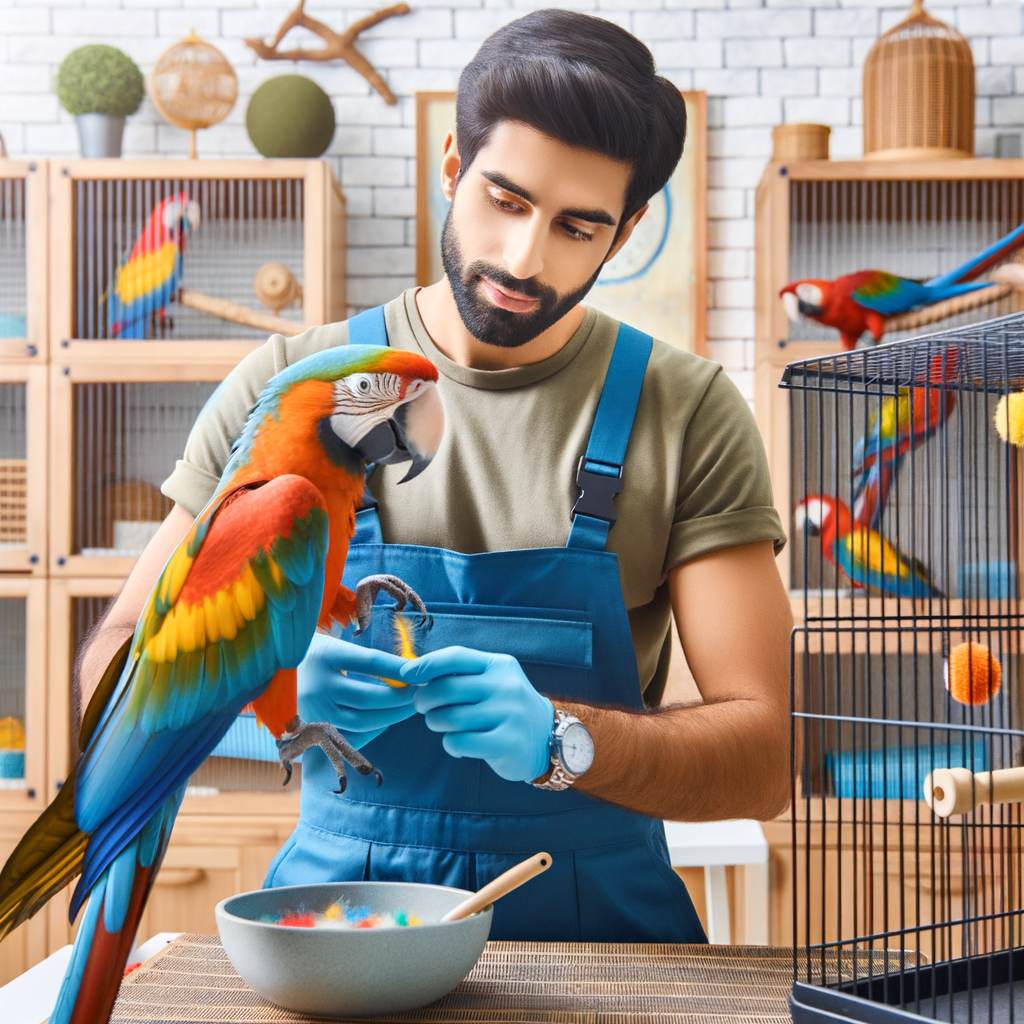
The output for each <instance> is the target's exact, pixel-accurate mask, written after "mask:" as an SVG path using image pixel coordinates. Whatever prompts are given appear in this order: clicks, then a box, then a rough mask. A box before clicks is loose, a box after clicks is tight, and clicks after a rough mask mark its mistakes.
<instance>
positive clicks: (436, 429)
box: [357, 381, 444, 484]
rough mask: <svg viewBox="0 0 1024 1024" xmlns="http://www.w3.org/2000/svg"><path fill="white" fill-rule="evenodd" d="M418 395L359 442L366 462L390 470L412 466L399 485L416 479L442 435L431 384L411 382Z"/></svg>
mask: <svg viewBox="0 0 1024 1024" xmlns="http://www.w3.org/2000/svg"><path fill="white" fill-rule="evenodd" d="M412 389H415V390H416V391H417V394H416V396H415V397H414V398H412V399H411V400H407V401H405V402H403V403H402V404H401V405H400V406H398V408H397V409H395V411H394V413H393V414H392V415H391V416H390V417H389V418H388V419H386V420H385V421H384V422H383V423H378V424H377V426H375V427H374V428H373V429H372V430H371V431H370V432H369V433H368V434H366V436H365V437H363V438H362V440H360V442H359V444H358V446H357V451H358V452H359V454H360V455H362V456H363V458H364V459H366V461H367V462H378V463H381V464H383V465H385V466H393V465H396V464H397V463H400V462H411V463H412V465H411V466H410V467H409V472H408V473H406V474H405V476H404V477H402V479H401V480H400V481H399V483H403V484H404V483H405V482H406V481H407V480H412V479H413V477H416V476H419V475H420V473H422V472H423V470H425V469H426V468H427V466H429V465H430V461H431V459H433V457H434V456H435V455H436V454H437V449H438V448H439V447H440V446H441V438H442V436H443V435H444V406H443V405H442V404H441V397H440V395H438V393H437V387H436V385H435V384H434V382H433V381H414V382H413V384H412V385H410V390H412Z"/></svg>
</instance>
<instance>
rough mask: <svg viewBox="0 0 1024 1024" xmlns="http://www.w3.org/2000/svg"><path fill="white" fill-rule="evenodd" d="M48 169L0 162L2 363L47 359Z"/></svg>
mask: <svg viewBox="0 0 1024 1024" xmlns="http://www.w3.org/2000/svg"><path fill="white" fill-rule="evenodd" d="M48 184H49V181H48V165H47V163H46V161H23V160H0V360H2V361H8V360H16V359H26V358H27V359H39V360H40V361H44V360H45V359H46V347H47V313H48V305H47V287H46V273H47V269H46V260H47V256H46V254H47V225H48V191H47V190H48Z"/></svg>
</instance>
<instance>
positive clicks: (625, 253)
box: [416, 92, 708, 355]
mask: <svg viewBox="0 0 1024 1024" xmlns="http://www.w3.org/2000/svg"><path fill="white" fill-rule="evenodd" d="M682 95H683V99H684V100H685V101H686V115H687V129H686V146H685V148H684V150H683V158H682V160H680V161H679V166H678V167H677V168H676V171H675V173H674V174H673V175H672V178H671V179H670V180H669V182H668V184H667V185H666V186H665V187H664V188H663V189H662V190H661V191H660V192H659V193H658V194H657V195H656V196H654V197H653V198H652V199H651V203H650V209H649V210H648V211H647V213H646V214H645V215H644V217H643V218H642V219H641V221H640V223H639V224H638V225H637V226H636V230H635V231H634V232H633V235H632V237H631V238H630V239H629V241H628V242H627V243H626V244H625V246H623V248H622V250H621V252H619V253H618V254H617V255H616V256H615V258H614V259H613V260H611V261H610V262H609V263H608V265H607V266H606V267H605V268H604V270H603V271H602V272H601V276H600V277H599V278H598V279H597V284H595V285H594V288H593V289H592V290H591V292H590V294H589V295H588V296H587V298H586V299H585V302H586V303H587V304H588V305H591V306H596V307H597V308H598V309H600V310H602V311H603V312H605V313H608V314H609V315H610V316H613V317H615V318H616V319H617V320H622V321H624V322H625V323H628V324H630V325H631V326H633V327H636V328H637V329H638V330H641V331H644V332H646V333H647V334H651V335H653V336H654V337H655V338H658V339H659V340H661V341H664V342H667V343H668V344H670V345H675V346H676V347H677V348H681V349H685V350H687V351H689V352H696V353H697V354H698V355H703V354H704V341H705V317H706V312H707V260H706V256H707V123H708V121H707V94H706V93H704V92H684V93H683V94H682ZM454 129H455V93H454V92H421V93H417V94H416V185H417V189H416V280H417V283H419V284H421V285H428V284H433V283H434V282H435V281H439V280H440V279H441V277H442V276H443V275H444V269H443V267H442V265H441V230H442V228H443V227H444V219H445V216H446V215H447V213H448V201H447V199H445V197H444V193H443V192H442V191H441V155H442V147H443V145H444V138H445V135H446V134H447V133H448V132H450V131H454Z"/></svg>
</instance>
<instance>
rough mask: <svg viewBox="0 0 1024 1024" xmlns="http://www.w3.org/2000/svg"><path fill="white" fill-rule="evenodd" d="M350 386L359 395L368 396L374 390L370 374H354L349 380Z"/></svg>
mask: <svg viewBox="0 0 1024 1024" xmlns="http://www.w3.org/2000/svg"><path fill="white" fill-rule="evenodd" d="M348 386H349V387H350V388H351V389H352V391H353V392H354V393H355V394H357V395H368V394H369V393H370V392H371V391H372V390H373V381H372V380H371V379H370V376H369V374H366V373H354V374H352V376H351V377H349V379H348Z"/></svg>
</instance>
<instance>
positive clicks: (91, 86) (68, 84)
mask: <svg viewBox="0 0 1024 1024" xmlns="http://www.w3.org/2000/svg"><path fill="white" fill-rule="evenodd" d="M145 95H146V83H145V81H144V80H143V78H142V72H141V71H140V70H139V69H138V67H137V66H136V64H135V61H133V60H132V59H131V57H129V56H128V54H126V53H122V52H121V51H120V50H119V49H117V47H116V46H107V45H106V44H105V43H90V44H89V45H88V46H80V47H79V48H78V49H77V50H72V51H71V52H70V53H69V54H68V55H67V56H66V57H65V58H64V61H63V63H62V64H61V66H60V70H59V71H58V72H57V99H59V100H60V105H61V106H62V107H63V108H64V109H65V110H66V111H67V112H68V113H69V114H76V115H77V114H107V115H109V116H110V117H128V116H129V115H130V114H134V113H135V111H136V110H138V109H139V105H140V104H141V103H142V99H143V97H144V96H145Z"/></svg>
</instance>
